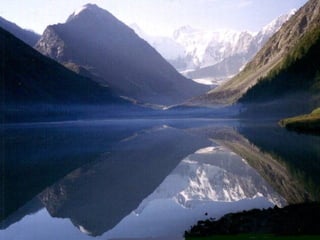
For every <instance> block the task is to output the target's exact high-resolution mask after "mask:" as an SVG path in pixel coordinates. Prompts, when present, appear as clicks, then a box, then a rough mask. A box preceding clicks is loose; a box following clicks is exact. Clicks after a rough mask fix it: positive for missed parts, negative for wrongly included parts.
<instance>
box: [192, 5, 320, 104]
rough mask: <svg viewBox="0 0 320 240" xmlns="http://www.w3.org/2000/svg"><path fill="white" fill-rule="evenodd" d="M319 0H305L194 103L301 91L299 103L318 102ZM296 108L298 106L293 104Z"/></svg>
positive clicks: (271, 97) (270, 98) (252, 99)
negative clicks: (228, 77)
mask: <svg viewBox="0 0 320 240" xmlns="http://www.w3.org/2000/svg"><path fill="white" fill-rule="evenodd" d="M319 26H320V2H319V1H317V0H310V1H308V2H307V3H306V4H305V5H304V6H303V7H302V8H300V9H299V10H298V11H297V12H296V14H295V15H294V16H292V17H291V18H290V20H288V21H287V22H286V23H285V24H283V26H282V27H281V29H280V30H279V31H278V32H277V33H276V34H275V35H273V36H272V37H271V38H270V39H269V40H268V42H267V43H266V44H265V45H264V46H263V48H262V49H261V50H260V51H259V52H258V53H257V55H256V56H255V57H254V58H253V59H252V61H251V62H250V63H248V64H247V65H246V67H245V68H244V69H243V70H242V71H241V73H239V74H238V75H237V76H235V77H234V78H232V79H231V80H230V81H228V82H226V83H225V84H223V85H221V86H219V87H218V88H216V89H214V90H212V91H210V92H208V93H207V94H206V95H203V96H202V97H200V98H196V99H194V100H193V103H196V104H204V105H207V104H209V105H212V104H231V103H235V102H242V103H248V102H251V103H252V102H258V101H274V100H276V99H277V98H281V97H282V98H283V97H285V96H288V94H291V95H292V94H298V93H299V94H304V96H305V97H304V98H299V99H300V100H299V101H300V102H301V103H303V104H304V103H310V102H312V103H313V104H315V105H317V103H319V97H318V93H319V90H320V84H319V79H320V75H319V72H320V30H319V29H320V28H319ZM296 108H297V106H296Z"/></svg>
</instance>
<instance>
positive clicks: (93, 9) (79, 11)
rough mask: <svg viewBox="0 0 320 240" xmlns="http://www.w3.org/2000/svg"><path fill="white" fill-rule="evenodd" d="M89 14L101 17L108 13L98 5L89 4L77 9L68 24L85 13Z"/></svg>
mask: <svg viewBox="0 0 320 240" xmlns="http://www.w3.org/2000/svg"><path fill="white" fill-rule="evenodd" d="M87 12H91V13H94V14H95V15H99V14H101V13H103V14H105V13H106V12H107V11H106V10H104V9H102V8H100V7H99V6H98V5H96V4H92V3H87V4H85V5H83V6H82V7H80V8H78V9H76V10H75V11H74V12H73V13H72V14H71V15H70V16H69V17H68V19H67V22H69V21H71V20H73V19H74V18H76V17H78V16H80V15H82V14H83V13H87Z"/></svg>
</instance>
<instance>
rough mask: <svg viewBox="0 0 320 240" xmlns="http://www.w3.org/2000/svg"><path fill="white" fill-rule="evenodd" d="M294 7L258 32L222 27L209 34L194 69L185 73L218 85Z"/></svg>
mask: <svg viewBox="0 0 320 240" xmlns="http://www.w3.org/2000/svg"><path fill="white" fill-rule="evenodd" d="M294 12H295V10H292V11H290V12H289V13H287V14H284V15H281V16H279V17H278V18H276V19H274V20H273V21H272V22H270V23H269V24H267V25H266V26H265V27H263V28H262V29H261V30H260V31H259V32H258V33H250V32H247V31H243V32H234V31H223V32H217V33H215V34H214V35H213V38H212V40H211V41H210V43H209V44H208V45H207V46H206V49H205V51H204V53H203V55H202V56H201V58H200V59H202V60H201V61H200V65H199V66H198V69H195V70H193V71H188V72H187V73H186V76H187V77H190V78H192V79H202V81H204V80H206V81H207V82H209V83H210V82H212V83H213V84H216V85H220V83H221V82H224V80H226V79H229V78H231V77H233V76H234V75H236V74H237V73H239V72H240V71H241V69H242V68H243V67H244V66H245V65H246V63H248V62H249V61H250V60H251V59H252V58H253V57H254V55H255V54H256V53H257V52H258V51H259V50H260V49H261V48H262V47H263V45H264V44H265V43H266V42H267V40H268V39H269V38H270V37H271V36H272V35H273V34H274V33H276V32H277V31H278V30H279V29H280V27H281V25H282V24H283V23H284V22H286V21H287V20H288V19H289V18H290V17H291V16H292V15H293V14H294Z"/></svg>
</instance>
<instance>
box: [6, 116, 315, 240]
mask: <svg viewBox="0 0 320 240" xmlns="http://www.w3.org/2000/svg"><path fill="white" fill-rule="evenodd" d="M0 131H1V153H0V154H1V155H0V156H1V158H2V160H1V163H2V164H1V169H2V170H1V175H2V177H1V193H3V194H2V196H1V198H0V201H1V202H0V207H1V215H0V216H1V230H0V238H1V239H6V240H9V239H30V240H31V239H33V240H34V239H47V240H49V239H151V238H152V239H183V233H184V231H185V230H188V229H189V228H190V226H192V225H194V224H196V223H197V221H198V220H204V219H207V218H219V217H221V216H222V215H224V214H226V213H230V212H237V211H241V210H246V209H252V208H269V207H273V206H274V205H277V206H279V207H281V206H285V205H287V204H289V203H297V202H305V201H309V200H315V199H319V186H320V176H319V174H318V173H319V171H320V137H318V136H311V135H303V134H297V133H294V132H289V131H287V130H285V129H281V128H280V127H278V126H277V123H276V121H272V120H269V121H263V120H259V121H245V120H239V119H209V118H182V117H180V118H177V119H175V118H170V119H165V118H164V119H162V118H156V117H155V118H152V119H148V118H139V119H134V118H131V119H112V120H82V121H80V120H79V121H66V122H63V121H61V122H51V123H46V122H42V123H20V124H7V125H2V126H1V127H0Z"/></svg>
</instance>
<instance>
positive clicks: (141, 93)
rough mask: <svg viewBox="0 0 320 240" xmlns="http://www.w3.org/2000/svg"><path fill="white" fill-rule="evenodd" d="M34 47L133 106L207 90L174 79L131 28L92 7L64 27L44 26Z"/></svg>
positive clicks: (177, 100)
mask: <svg viewBox="0 0 320 240" xmlns="http://www.w3.org/2000/svg"><path fill="white" fill-rule="evenodd" d="M35 48H36V49H37V50H38V51H39V52H41V53H42V54H44V55H45V56H48V57H51V58H52V59H55V60H57V61H59V62H60V63H62V64H68V65H70V64H71V65H73V66H80V67H82V68H84V69H86V70H87V71H89V72H90V73H91V74H92V75H94V76H96V78H95V80H97V79H98V80H97V81H98V83H99V84H101V85H105V86H109V87H110V88H111V89H113V90H114V91H115V92H116V93H117V94H118V95H120V96H123V97H126V98H129V99H133V100H134V101H138V102H145V103H151V104H160V105H171V104H177V103H181V102H183V101H185V100H187V99H188V98H191V97H193V96H197V95H200V94H202V93H204V92H205V91H207V90H208V89H209V88H208V87H205V86H203V85H200V84H197V83H195V82H193V81H191V80H190V79H186V78H185V77H183V76H182V75H180V74H179V73H178V72H177V71H176V70H175V69H174V68H173V67H172V66H171V65H170V64H169V63H167V61H165V60H164V59H163V58H162V57H161V55H160V54H159V53H158V52H156V51H155V50H154V49H153V48H152V47H151V46H150V45H149V44H148V43H147V42H146V41H144V40H143V39H141V38H140V37H138V35H136V34H135V32H134V31H133V30H132V29H130V28H129V27H128V26H126V25H125V24H123V23H122V22H120V21H119V20H118V19H116V18H115V17H114V16H113V15H111V14H110V13H109V12H107V11H106V10H104V9H101V8H99V7H98V6H97V5H94V4H87V5H85V6H83V7H82V8H81V9H80V10H78V11H76V12H74V13H73V14H72V15H71V16H70V17H69V18H68V20H67V21H66V23H63V24H57V25H51V26H48V27H47V29H46V30H45V31H44V33H43V35H42V37H41V39H40V40H39V42H38V43H37V44H36V45H35Z"/></svg>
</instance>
